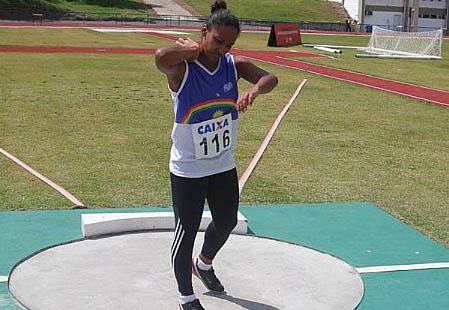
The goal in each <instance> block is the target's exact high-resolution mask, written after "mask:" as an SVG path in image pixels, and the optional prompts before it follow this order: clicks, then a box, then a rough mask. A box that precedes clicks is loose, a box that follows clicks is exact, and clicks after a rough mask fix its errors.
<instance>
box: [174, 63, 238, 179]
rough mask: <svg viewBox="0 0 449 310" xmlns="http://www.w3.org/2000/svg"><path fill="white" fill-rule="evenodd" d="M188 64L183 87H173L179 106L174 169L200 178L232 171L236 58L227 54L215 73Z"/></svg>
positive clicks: (234, 140) (235, 141)
mask: <svg viewBox="0 0 449 310" xmlns="http://www.w3.org/2000/svg"><path fill="white" fill-rule="evenodd" d="M185 63H186V71H185V74H184V79H183V81H182V83H181V86H180V88H179V90H178V91H177V92H174V91H172V90H170V93H171V95H172V99H173V102H174V109H175V122H174V125H173V131H172V135H171V137H172V141H173V144H172V148H171V153H170V166H169V167H170V172H172V173H173V174H175V175H177V176H181V177H187V178H199V177H204V176H208V175H212V174H216V173H220V172H224V171H227V170H230V169H232V168H234V167H235V160H234V154H233V150H234V149H235V146H236V143H237V118H238V113H237V109H236V106H235V103H236V102H237V99H238V89H237V70H236V68H235V65H234V58H233V56H232V55H231V54H226V55H224V56H223V57H221V58H220V59H219V62H218V66H217V68H216V69H215V70H214V71H213V72H210V71H209V70H208V69H207V68H205V67H204V66H203V65H202V64H201V63H200V62H199V61H194V62H185Z"/></svg>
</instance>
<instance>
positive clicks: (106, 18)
mask: <svg viewBox="0 0 449 310" xmlns="http://www.w3.org/2000/svg"><path fill="white" fill-rule="evenodd" d="M0 19H4V20H14V21H33V22H55V21H64V22H79V23H83V22H95V23H115V24H129V25H133V24H138V25H150V24H156V25H161V26H166V27H181V26H192V27H200V26H202V25H203V24H204V22H205V21H206V18H204V17H203V16H182V15H154V14H151V13H101V12H97V13H95V12H93V13H92V12H89V13H87V12H61V11H54V10H53V11H50V10H43V9H36V10H33V9H30V10H17V9H8V8H3V9H0ZM240 21H241V24H242V26H244V27H247V28H251V29H256V30H267V29H270V27H271V25H272V24H273V23H278V22H293V23H299V25H300V29H301V30H322V31H341V32H343V31H345V24H344V23H330V22H307V21H293V20H283V21H279V20H266V19H249V18H240ZM377 26H379V27H382V28H385V29H390V30H396V31H401V30H402V31H407V30H408V29H404V28H402V27H399V28H398V27H392V26H391V25H377ZM371 27H372V25H362V24H357V25H352V31H356V32H370V30H371ZM423 30H426V29H423ZM428 30H434V29H428ZM445 32H446V35H447V34H448V32H447V30H446V29H445Z"/></svg>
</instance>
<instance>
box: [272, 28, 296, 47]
mask: <svg viewBox="0 0 449 310" xmlns="http://www.w3.org/2000/svg"><path fill="white" fill-rule="evenodd" d="M298 44H301V33H300V32H299V24H296V23H289V24H287V23H276V24H273V25H271V31H270V37H269V38H268V46H292V45H298Z"/></svg>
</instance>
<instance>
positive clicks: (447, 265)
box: [356, 263, 449, 273]
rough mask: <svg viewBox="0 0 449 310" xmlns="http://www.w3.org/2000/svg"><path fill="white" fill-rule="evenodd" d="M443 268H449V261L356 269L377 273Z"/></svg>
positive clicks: (362, 271)
mask: <svg viewBox="0 0 449 310" xmlns="http://www.w3.org/2000/svg"><path fill="white" fill-rule="evenodd" d="M443 268H449V263H427V264H411V265H392V266H372V267H362V268H356V270H357V271H358V272H359V273H375V272H392V271H409V270H425V269H443Z"/></svg>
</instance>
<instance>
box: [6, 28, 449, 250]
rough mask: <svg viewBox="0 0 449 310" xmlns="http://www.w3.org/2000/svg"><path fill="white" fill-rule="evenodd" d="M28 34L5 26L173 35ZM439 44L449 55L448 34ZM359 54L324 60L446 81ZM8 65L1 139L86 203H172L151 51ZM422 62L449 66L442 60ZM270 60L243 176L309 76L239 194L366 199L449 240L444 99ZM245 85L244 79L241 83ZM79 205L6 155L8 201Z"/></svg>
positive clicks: (137, 42) (134, 41) (9, 37)
mask: <svg viewBox="0 0 449 310" xmlns="http://www.w3.org/2000/svg"><path fill="white" fill-rule="evenodd" d="M20 31H25V30H20ZM27 31H30V33H29V34H28V35H25V32H21V33H20V32H19V30H0V36H2V39H3V38H5V40H2V43H1V44H2V45H15V44H20V43H21V44H26V45H53V44H54V45H56V44H57V43H58V42H59V43H60V44H59V45H66V46H92V45H93V44H95V46H115V47H118V46H124V47H151V48H154V47H157V46H160V45H161V44H170V43H165V42H164V43H163V42H162V41H160V40H158V39H153V38H152V37H149V36H148V35H143V34H98V33H94V32H89V31H88V30H69V29H66V30H51V31H50V30H45V31H44V30H40V31H39V32H33V33H34V34H35V35H33V33H31V31H32V30H27ZM33 31H34V30H33ZM19 33H20V34H21V35H20V38H22V39H20V40H18V39H17V37H19ZM265 36H266V34H265ZM43 37H47V39H46V41H44V42H43V41H42V38H43ZM306 39H307V40H309V41H312V40H315V39H316V40H319V39H320V38H314V37H312V36H311V37H306ZM240 40H241V41H240V43H238V47H248V46H253V48H258V47H259V46H260V47H261V48H262V47H263V48H265V47H264V46H262V42H263V40H262V38H261V35H259V34H242V37H241V38H240ZM336 40H342V39H340V38H338V39H336ZM347 40H352V38H351V39H347ZM357 40H365V39H364V38H357ZM354 43H355V42H354ZM444 49H445V53H446V55H447V45H446V43H445V47H444ZM307 61H311V60H307ZM313 61H314V62H315V61H316V60H313ZM323 61H324V63H326V62H331V60H319V62H320V63H323ZM350 61H352V58H350V57H348V58H346V57H343V58H342V59H341V60H340V61H335V62H332V63H326V64H327V65H332V66H349V67H350V69H351V70H353V71H360V72H366V73H370V74H379V75H380V76H385V77H394V75H392V74H398V73H395V72H394V71H395V70H396V69H394V68H400V67H402V68H403V70H405V73H404V74H403V75H400V74H398V75H397V78H396V79H398V80H403V81H416V82H417V83H419V84H426V85H428V86H434V87H439V88H444V87H443V86H444V85H442V84H441V81H442V79H443V78H442V77H440V73H439V71H438V70H433V69H432V70H430V72H429V75H427V76H426V75H424V74H423V73H422V68H423V67H421V66H425V64H423V63H417V62H404V61H394V62H393V61H390V62H389V63H388V68H389V70H386V69H385V68H386V67H385V65H384V62H379V61H377V60H374V62H372V63H365V62H360V63H359V62H357V61H354V62H353V63H352V64H348V63H347V62H350ZM0 62H1V63H2V66H1V67H0V85H2V86H1V87H0V98H1V109H0V132H1V133H2V134H1V140H0V147H2V148H4V149H6V150H7V151H9V152H11V153H12V154H14V155H16V156H17V157H19V158H20V159H22V160H23V161H25V162H26V163H28V164H29V165H30V166H32V167H33V168H35V169H37V170H38V171H39V172H41V173H42V174H44V175H45V176H47V177H49V178H50V179H52V180H53V181H55V182H57V183H58V184H60V185H62V186H63V187H65V188H66V189H68V190H69V191H70V192H72V193H73V194H75V195H76V196H78V197H79V198H80V199H81V200H82V201H83V202H84V203H85V204H86V205H87V206H88V207H90V208H98V207H132V206H144V205H145V206H159V205H170V204H171V198H170V189H169V180H168V157H169V148H170V132H171V126H172V121H173V120H172V114H173V108H172V103H171V100H170V98H169V94H168V91H167V89H166V83H165V80H164V78H163V76H162V75H161V74H160V73H159V72H158V71H157V70H156V68H155V66H154V58H153V56H141V55H111V54H109V55H108V54H31V53H0ZM376 62H377V65H376ZM379 63H380V64H383V65H379ZM426 64H427V66H430V68H433V66H438V65H447V58H446V59H445V60H443V61H441V62H430V63H427V62H426ZM261 66H262V67H263V68H265V69H267V70H269V71H272V72H274V73H276V74H277V76H278V77H279V80H280V84H279V86H278V87H277V88H276V89H275V90H274V91H273V92H272V93H270V94H268V95H265V96H262V97H260V98H258V100H257V102H256V104H255V106H254V107H253V108H252V109H250V110H249V111H248V112H247V113H245V114H242V115H241V116H240V120H241V121H240V125H239V147H238V149H237V153H236V157H237V161H238V169H239V171H240V172H242V171H243V170H244V169H245V168H246V166H247V164H248V163H249V161H250V159H251V158H252V156H253V154H254V153H255V151H256V150H257V148H258V147H259V145H260V143H261V141H262V139H263V137H264V136H265V134H266V132H267V130H268V129H269V127H270V126H271V123H272V121H273V120H274V118H275V117H276V116H277V114H278V113H279V112H280V110H281V109H282V108H283V106H284V105H285V103H286V102H287V101H288V99H289V98H290V96H291V95H292V93H293V91H294V90H295V88H296V86H297V84H298V82H299V81H300V80H301V79H302V78H304V77H306V78H309V82H308V84H307V85H306V87H305V89H304V90H303V93H302V94H301V95H300V97H299V100H298V101H297V102H296V103H295V104H294V106H293V107H292V109H291V110H290V111H289V113H288V114H287V117H286V119H285V120H284V122H283V123H282V124H281V126H280V128H279V129H278V131H277V133H276V135H275V137H274V139H273V141H272V143H271V144H270V147H269V149H268V151H267V153H266V154H265V155H264V157H263V158H262V161H261V162H260V164H259V166H258V168H257V169H256V170H255V172H254V175H253V176H252V177H251V178H250V180H249V182H248V183H247V187H246V188H245V190H244V192H243V195H242V199H241V200H242V203H244V204H246V203H259V204H260V203H290V202H295V203H299V202H324V201H368V202H372V203H374V204H376V205H378V206H379V207H381V208H382V209H384V210H386V211H388V212H389V213H391V214H393V215H395V216H396V217H398V218H400V219H402V220H404V221H405V222H406V223H408V224H410V225H412V226H413V227H416V228H418V229H419V230H421V231H423V232H425V233H426V234H427V235H428V236H430V237H432V238H434V239H436V240H438V241H440V242H441V243H443V244H444V245H446V246H448V245H449V227H448V225H447V223H448V221H449V208H448V201H449V200H448V198H449V188H448V186H447V185H448V184H449V174H448V173H447V172H448V171H449V153H448V152H447V150H448V149H449V139H448V138H447V137H448V136H449V123H448V122H447V120H448V118H449V109H445V108H441V107H437V106H433V105H428V104H425V103H423V102H420V101H416V100H412V99H408V98H404V97H400V96H394V95H391V94H387V93H383V92H379V91H375V90H372V89H367V88H363V87H359V86H356V85H351V84H348V83H343V82H339V81H337V80H332V79H329V78H324V77H319V76H316V75H311V74H305V73H303V72H299V71H294V70H289V69H283V68H278V67H275V66H271V65H264V64H261ZM395 66H396V67H395ZM382 68H383V69H382ZM392 69H393V70H392ZM373 71H375V72H373ZM392 71H393V73H392ZM435 72H437V74H436V73H435ZM430 75H431V77H432V78H429V76H430ZM239 86H240V88H241V89H245V88H246V87H248V84H247V83H245V82H243V81H241V82H240V83H239ZM70 207H71V206H70V204H69V203H68V202H67V201H66V200H64V199H63V198H62V196H59V195H58V194H56V193H55V192H54V191H52V190H51V189H50V188H48V187H47V186H45V185H43V184H42V183H41V182H39V181H37V180H35V179H34V178H32V177H31V176H30V175H28V174H27V173H26V172H24V171H23V170H22V169H20V168H18V167H17V166H16V165H14V164H13V163H12V162H11V161H9V160H8V159H6V157H3V156H2V157H0V210H31V209H65V208H70Z"/></svg>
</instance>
